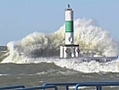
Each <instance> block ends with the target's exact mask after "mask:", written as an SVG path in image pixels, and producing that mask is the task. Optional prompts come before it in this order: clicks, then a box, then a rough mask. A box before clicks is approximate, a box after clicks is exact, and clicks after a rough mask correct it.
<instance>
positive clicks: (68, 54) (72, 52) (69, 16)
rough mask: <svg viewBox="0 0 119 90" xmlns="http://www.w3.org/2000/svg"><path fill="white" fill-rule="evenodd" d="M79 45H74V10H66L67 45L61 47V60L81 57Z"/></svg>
mask: <svg viewBox="0 0 119 90" xmlns="http://www.w3.org/2000/svg"><path fill="white" fill-rule="evenodd" d="M79 52H80V50H79V45H75V44H74V25H73V10H72V9H71V8H70V5H69V4H68V8H67V9H66V10H65V45H64V46H60V58H73V57H79Z"/></svg>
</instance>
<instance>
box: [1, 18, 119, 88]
mask: <svg viewBox="0 0 119 90" xmlns="http://www.w3.org/2000/svg"><path fill="white" fill-rule="evenodd" d="M74 29H75V32H74V33H75V43H76V44H79V45H80V49H81V50H82V52H81V53H82V54H83V53H95V54H96V55H102V56H117V55H119V47H118V44H117V43H116V41H115V40H113V38H111V36H110V34H109V33H108V32H107V31H106V30H103V29H102V28H101V27H99V26H97V25H95V24H94V21H93V20H91V19H90V20H84V19H77V20H76V21H75V23H74ZM63 43H64V26H62V27H61V28H60V29H59V30H58V31H56V32H54V33H52V34H48V35H46V34H43V33H40V32H34V33H32V34H29V35H28V36H26V37H25V38H23V39H22V40H19V41H11V42H8V44H7V50H5V51H4V50H3V48H2V49H1V52H0V61H1V63H0V86H6V85H18V84H20V85H21V84H24V85H25V86H27V87H29V86H39V85H42V84H43V83H49V82H84V81H87V82H90V81H119V74H118V73H119V59H117V60H112V61H109V62H98V61H95V60H92V61H88V62H84V61H80V60H78V59H59V46H60V45H62V44H63ZM112 88H113V90H114V89H115V90H116V89H117V87H112ZM107 90H110V89H107Z"/></svg>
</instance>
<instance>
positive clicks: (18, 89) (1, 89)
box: [0, 82, 119, 90]
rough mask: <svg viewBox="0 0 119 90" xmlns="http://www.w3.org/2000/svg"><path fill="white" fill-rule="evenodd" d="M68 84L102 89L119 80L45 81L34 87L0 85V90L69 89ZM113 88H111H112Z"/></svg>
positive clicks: (114, 84) (76, 86) (115, 83)
mask: <svg viewBox="0 0 119 90" xmlns="http://www.w3.org/2000/svg"><path fill="white" fill-rule="evenodd" d="M70 86H74V89H75V90H79V89H80V88H79V87H83V86H88V87H92V86H93V87H96V90H102V87H104V86H119V82H77V83H67V82H66V83H45V84H43V85H42V86H36V87H25V86H24V85H17V86H6V87H0V90H40V89H43V90H45V89H50V90H51V89H53V90H59V88H60V87H61V88H62V87H63V88H64V90H69V89H70ZM112 90H113V89H112Z"/></svg>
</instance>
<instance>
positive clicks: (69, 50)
mask: <svg viewBox="0 0 119 90" xmlns="http://www.w3.org/2000/svg"><path fill="white" fill-rule="evenodd" d="M79 52H80V49H79V45H74V44H72V45H64V46H60V58H74V57H79Z"/></svg>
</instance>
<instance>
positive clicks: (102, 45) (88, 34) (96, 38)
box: [3, 19, 119, 63]
mask: <svg viewBox="0 0 119 90" xmlns="http://www.w3.org/2000/svg"><path fill="white" fill-rule="evenodd" d="M64 30H65V29H64V25H63V26H61V27H60V28H59V30H57V31H56V32H54V33H52V34H47V35H46V34H43V33H40V32H34V33H32V34H29V35H27V36H26V37H24V38H23V39H22V40H20V41H14V42H13V41H11V42H9V43H8V44H7V47H8V49H9V53H10V55H9V56H8V57H7V58H5V59H4V60H3V62H13V63H18V62H19V63H25V62H26V61H27V60H29V58H30V60H31V58H33V59H34V58H39V57H51V56H58V55H59V47H60V45H63V44H64V35H65V33H64V32H65V31H64ZM74 38H75V42H74V43H75V44H79V45H80V49H81V53H82V54H83V53H87V52H91V53H95V54H96V55H101V56H117V55H119V47H118V45H117V43H116V42H115V41H114V40H113V39H112V38H111V36H110V35H109V32H107V31H106V30H103V29H102V28H101V27H99V26H97V25H95V23H94V21H93V20H92V19H89V20H86V19H77V20H75V22H74Z"/></svg>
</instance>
